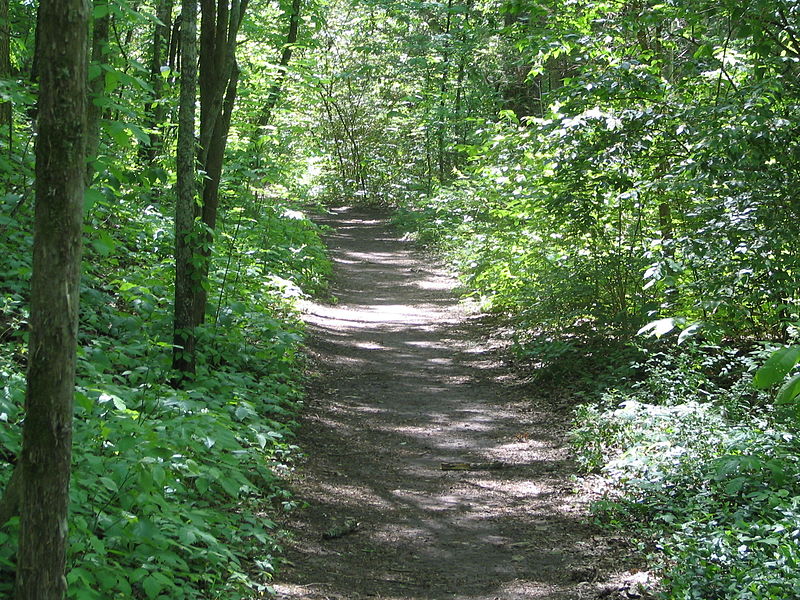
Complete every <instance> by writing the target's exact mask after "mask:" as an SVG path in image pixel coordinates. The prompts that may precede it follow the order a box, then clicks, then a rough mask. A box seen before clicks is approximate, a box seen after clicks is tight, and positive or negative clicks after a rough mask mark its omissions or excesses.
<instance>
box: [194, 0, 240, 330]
mask: <svg viewBox="0 0 800 600" xmlns="http://www.w3.org/2000/svg"><path fill="white" fill-rule="evenodd" d="M201 9H202V15H203V20H202V29H201V31H200V148H199V163H200V168H201V169H202V170H203V172H204V173H205V174H206V177H205V180H204V182H203V188H202V190H203V191H202V193H201V199H202V206H201V209H200V210H201V216H202V221H203V231H202V232H200V233H199V234H198V235H199V240H198V245H197V254H196V255H197V256H198V257H199V260H198V267H197V269H198V279H199V281H202V282H207V281H208V273H209V268H210V261H211V253H212V248H213V244H214V239H213V231H214V228H215V227H216V221H217V206H218V204H219V197H218V196H219V184H220V178H221V177H222V165H223V159H224V155H225V146H226V143H227V139H228V130H229V129H230V119H231V116H232V114H233V106H234V103H235V101H236V89H237V83H238V71H236V36H237V35H238V33H239V27H240V25H241V22H242V16H243V15H244V11H245V10H246V9H247V0H241V2H240V1H239V0H231V3H230V6H229V5H228V0H219V1H218V4H217V6H216V7H215V5H214V1H213V0H201ZM226 107H229V109H228V108H226ZM226 111H227V112H226ZM226 114H227V117H226ZM226 119H227V120H226ZM207 300H208V294H207V292H206V290H205V289H204V288H201V289H199V290H198V292H197V294H196V295H195V298H194V306H193V309H192V323H193V324H194V325H195V326H197V325H201V324H202V323H203V321H205V314H206V304H207Z"/></svg>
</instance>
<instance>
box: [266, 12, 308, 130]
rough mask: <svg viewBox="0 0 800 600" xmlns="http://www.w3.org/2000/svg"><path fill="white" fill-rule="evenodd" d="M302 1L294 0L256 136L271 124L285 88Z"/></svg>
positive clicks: (295, 40) (295, 41)
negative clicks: (273, 113) (282, 90)
mask: <svg viewBox="0 0 800 600" xmlns="http://www.w3.org/2000/svg"><path fill="white" fill-rule="evenodd" d="M300 2H301V0H292V8H291V12H290V13H289V28H288V30H287V32H286V43H285V44H284V45H283V51H282V52H281V58H280V61H278V74H277V75H276V77H275V81H274V82H273V83H272V87H271V88H270V90H269V94H267V99H266V100H265V101H264V106H262V107H261V113H260V114H259V116H258V121H257V122H256V124H257V125H258V127H257V128H256V137H258V135H259V133H260V131H261V129H262V128H264V127H266V126H267V125H269V121H270V119H271V118H272V111H273V109H274V108H275V105H276V104H277V102H278V98H279V97H280V95H281V89H282V88H283V82H284V80H285V79H286V74H287V73H288V71H289V61H290V60H292V51H293V50H294V45H295V44H296V43H297V33H298V30H299V26H300Z"/></svg>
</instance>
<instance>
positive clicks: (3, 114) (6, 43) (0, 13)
mask: <svg viewBox="0 0 800 600" xmlns="http://www.w3.org/2000/svg"><path fill="white" fill-rule="evenodd" d="M10 42H11V25H10V23H9V22H8V0H0V79H8V78H9V77H11V44H10ZM10 125H11V102H0V128H2V127H6V126H10ZM9 145H10V144H9Z"/></svg>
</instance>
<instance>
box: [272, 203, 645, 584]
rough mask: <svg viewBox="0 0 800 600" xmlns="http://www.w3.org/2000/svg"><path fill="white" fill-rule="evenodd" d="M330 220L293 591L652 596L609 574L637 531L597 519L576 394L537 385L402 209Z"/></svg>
mask: <svg viewBox="0 0 800 600" xmlns="http://www.w3.org/2000/svg"><path fill="white" fill-rule="evenodd" d="M319 221H320V222H322V223H324V224H326V225H329V226H330V227H331V228H332V233H330V234H329V235H328V236H327V241H328V243H329V244H330V247H331V252H332V257H333V259H334V262H335V280H334V289H333V292H334V293H335V295H336V297H337V298H338V300H339V302H338V303H337V304H335V305H322V304H312V305H310V306H309V308H308V313H307V315H306V319H307V322H308V323H309V326H310V333H311V336H310V342H309V346H310V348H309V351H310V353H311V355H312V358H313V364H314V367H313V368H314V370H315V373H314V375H315V376H314V378H313V382H312V384H311V389H310V394H309V398H308V406H307V408H306V410H305V414H304V416H303V418H302V425H301V429H300V432H299V442H298V443H299V445H300V446H301V448H302V449H303V451H304V452H305V453H306V455H307V456H306V458H305V459H304V460H303V461H302V464H301V465H300V467H299V469H298V472H297V473H296V474H295V476H294V477H293V479H292V481H291V482H290V485H291V486H292V488H293V490H294V492H295V494H296V496H297V498H298V499H299V500H301V501H305V502H307V503H308V507H307V508H305V509H302V510H299V511H296V512H295V513H292V514H291V515H290V517H289V518H288V519H289V521H288V523H286V525H287V527H288V528H289V529H290V530H293V531H294V532H295V534H294V537H293V539H292V540H290V541H289V542H287V544H286V546H287V547H286V559H287V561H288V562H287V563H286V564H284V565H283V567H282V568H281V570H280V573H279V575H278V577H277V578H276V584H275V590H276V592H277V597H278V598H279V599H282V600H283V599H286V600H289V599H308V600H322V599H326V600H327V599H330V600H333V599H337V600H358V599H362V598H384V599H395V600H410V599H419V600H422V599H425V600H434V599H440V598H441V599H444V598H457V599H462V600H495V599H502V600H516V599H526V600H527V599H534V598H542V599H543V598H547V599H552V600H561V599H580V598H597V597H604V598H612V597H620V598H627V597H634V596H627V595H624V594H625V593H628V592H627V591H624V590H625V588H624V586H620V585H619V583H618V582H619V581H620V578H619V577H620V576H619V573H617V574H616V581H617V583H616V584H613V585H609V581H610V579H609V577H611V576H613V575H614V574H613V573H612V571H613V568H614V567H619V565H614V564H613V562H614V560H615V558H614V556H615V555H619V554H620V553H619V551H618V549H617V548H618V546H619V545H620V544H621V541H620V540H618V539H614V538H611V537H609V536H604V535H602V534H601V533H600V532H598V531H597V530H595V529H594V528H593V527H592V526H590V525H588V524H587V519H586V498H585V497H584V496H582V495H581V494H580V493H578V492H576V490H575V489H574V487H575V484H574V483H572V482H571V480H570V475H571V474H572V473H574V467H573V465H572V464H571V462H570V460H569V458H568V454H567V451H566V449H565V445H564V439H563V437H564V430H565V424H566V418H565V417H564V415H563V413H564V410H563V408H562V409H560V413H561V414H558V412H554V410H553V407H551V406H547V405H546V402H545V403H544V404H543V402H542V400H541V399H539V400H536V401H533V400H532V399H531V398H530V395H531V394H530V390H529V389H526V387H527V386H525V385H524V384H522V383H521V382H519V381H518V380H517V379H516V378H514V377H513V376H512V374H510V373H509V371H508V367H507V366H505V365H504V364H503V363H502V361H501V358H502V356H501V355H502V352H501V347H500V344H499V343H498V342H496V341H492V338H491V337H487V336H486V334H488V333H491V328H490V327H489V326H488V325H487V323H486V322H485V320H484V319H483V318H482V317H481V316H480V315H476V314H474V312H471V311H470V310H469V309H468V308H467V307H465V306H464V305H463V304H460V303H459V302H458V301H457V298H456V296H455V294H454V292H453V288H454V286H455V282H454V280H453V279H452V278H451V277H450V276H449V275H448V274H447V273H445V272H443V271H442V270H441V269H440V268H438V267H436V266H435V265H433V264H431V261H429V260H427V259H426V258H425V257H421V256H420V255H419V252H418V251H416V250H415V248H414V247H413V244H411V243H409V242H405V241H403V240H402V239H400V238H399V236H398V235H397V233H396V232H394V231H393V229H392V228H391V227H390V225H389V224H388V221H387V218H386V215H385V214H382V213H380V212H376V211H371V210H366V209H351V208H342V209H335V210H333V211H332V212H331V213H329V214H328V215H326V216H325V217H323V218H321V219H319ZM537 403H538V404H537ZM444 462H465V463H494V462H499V463H502V464H503V465H504V467H505V468H502V469H490V470H475V471H445V470H442V469H441V465H442V463H444ZM354 522H357V523H358V525H357V527H355V529H354V531H350V529H352V528H353V526H352V523H354ZM343 524H344V525H343Z"/></svg>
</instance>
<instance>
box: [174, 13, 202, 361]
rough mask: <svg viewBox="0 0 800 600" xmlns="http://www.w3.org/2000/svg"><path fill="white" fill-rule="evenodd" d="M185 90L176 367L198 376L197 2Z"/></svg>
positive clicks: (189, 20)
mask: <svg viewBox="0 0 800 600" xmlns="http://www.w3.org/2000/svg"><path fill="white" fill-rule="evenodd" d="M181 65H182V67H183V68H182V69H181V89H180V100H179V102H180V107H179V109H178V150H177V177H178V180H177V199H176V202H175V321H174V338H173V339H174V345H175V348H174V351H173V355H172V366H173V368H175V369H176V370H178V371H179V372H180V373H182V374H187V373H194V372H195V364H196V362H195V361H196V359H195V332H194V329H195V328H194V323H193V320H192V307H193V306H194V302H195V295H196V294H197V289H198V288H199V287H200V281H199V280H198V278H197V269H196V268H195V267H194V263H193V258H194V253H195V250H196V247H197V240H196V235H197V234H196V231H195V227H194V219H195V210H196V209H195V206H196V204H195V191H196V189H195V188H196V186H195V177H196V173H197V161H196V156H197V155H196V153H195V130H194V117H195V102H196V99H197V0H183V2H182V9H181Z"/></svg>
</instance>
